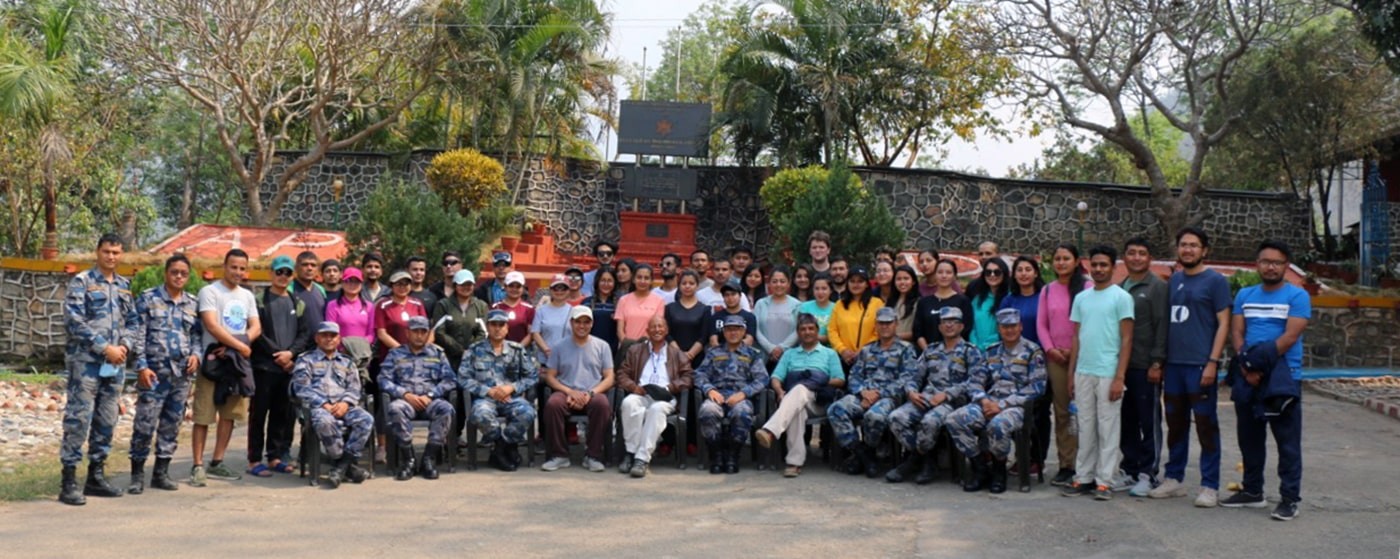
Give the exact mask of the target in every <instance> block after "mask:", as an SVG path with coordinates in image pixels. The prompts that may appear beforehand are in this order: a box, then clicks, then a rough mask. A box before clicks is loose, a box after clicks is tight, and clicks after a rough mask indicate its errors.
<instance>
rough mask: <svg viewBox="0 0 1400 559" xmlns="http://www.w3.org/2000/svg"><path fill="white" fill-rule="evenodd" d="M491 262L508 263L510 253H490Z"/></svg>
mask: <svg viewBox="0 0 1400 559" xmlns="http://www.w3.org/2000/svg"><path fill="white" fill-rule="evenodd" d="M491 263H492V264H510V253H509V252H505V251H501V252H497V253H495V254H492V255H491Z"/></svg>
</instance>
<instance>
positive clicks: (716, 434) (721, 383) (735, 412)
mask: <svg viewBox="0 0 1400 559" xmlns="http://www.w3.org/2000/svg"><path fill="white" fill-rule="evenodd" d="M723 335H724V343H722V344H720V345H718V346H716V347H712V348H710V349H709V350H707V351H706V352H705V360H704V361H702V362H701V363H700V368H699V369H696V372H695V384H696V385H698V386H699V387H700V393H701V394H703V395H704V397H705V401H704V402H703V403H701V404H700V408H699V410H698V412H697V415H698V416H699V417H698V418H697V421H698V423H699V427H700V436H701V437H704V438H705V444H706V445H707V446H708V447H709V453H710V473H712V474H720V473H728V474H734V473H738V472H739V450H740V449H742V448H744V442H745V441H747V440H748V438H749V431H750V430H751V429H752V428H753V399H754V398H755V397H757V396H758V393H759V392H762V391H763V387H764V385H766V384H768V370H767V369H766V368H765V367H764V357H763V352H762V351H759V350H758V349H756V348H754V347H753V346H751V345H748V344H746V343H744V339H745V338H746V337H747V336H748V323H747V321H745V320H744V317H743V316H740V315H738V314H731V315H729V316H726V317H724V327H723ZM725 417H728V418H729V431H728V432H723V433H722V432H720V427H721V423H722V422H723V418H725Z"/></svg>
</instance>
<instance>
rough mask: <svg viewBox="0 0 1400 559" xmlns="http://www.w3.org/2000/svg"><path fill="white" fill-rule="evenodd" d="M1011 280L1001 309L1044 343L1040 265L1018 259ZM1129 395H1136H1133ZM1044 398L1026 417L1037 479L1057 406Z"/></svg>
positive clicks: (1013, 472)
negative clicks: (1015, 315)
mask: <svg viewBox="0 0 1400 559" xmlns="http://www.w3.org/2000/svg"><path fill="white" fill-rule="evenodd" d="M1011 278H1012V282H1011V288H1010V289H1009V290H1008V292H1007V294H1006V298H1005V299H1002V301H1001V308H1003V309H1016V310H1017V311H1020V313H1021V332H1022V335H1023V336H1025V338H1026V339H1027V340H1030V341H1032V342H1035V343H1036V344H1040V335H1039V332H1037V331H1036V318H1037V317H1038V316H1039V313H1040V293H1041V291H1042V290H1043V289H1044V288H1045V280H1043V279H1041V277H1040V263H1039V262H1037V261H1036V260H1035V258H1034V257H1031V256H1027V255H1022V256H1018V257H1016V260H1014V261H1012V263H1011ZM1164 285H1165V284H1164ZM1164 339H1165V338H1164ZM1129 396H1132V394H1131V393H1130V394H1129ZM1041 398H1042V399H1044V400H1045V401H1042V402H1037V403H1036V404H1037V405H1036V406H1035V409H1034V410H1033V411H1034V412H1035V416H1034V417H1028V418H1026V421H1032V422H1034V425H1035V429H1034V430H1033V431H1032V438H1031V452H1030V469H1031V471H1030V473H1031V475H1035V476H1038V475H1041V472H1042V471H1044V469H1045V457H1046V455H1048V454H1050V434H1051V432H1052V431H1053V429H1052V427H1051V424H1050V408H1051V407H1053V406H1052V405H1051V403H1050V401H1049V400H1048V399H1045V397H1044V396H1042V397H1041ZM1125 421H1126V420H1125ZM1024 466H1025V465H1024V464H1016V465H1014V466H1012V467H1011V475H1018V474H1020V468H1022V467H1024ZM1148 489H1151V487H1149V488H1148ZM1144 495H1145V493H1144Z"/></svg>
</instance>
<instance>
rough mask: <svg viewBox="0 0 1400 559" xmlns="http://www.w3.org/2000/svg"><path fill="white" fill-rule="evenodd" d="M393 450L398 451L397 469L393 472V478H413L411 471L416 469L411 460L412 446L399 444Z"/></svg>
mask: <svg viewBox="0 0 1400 559" xmlns="http://www.w3.org/2000/svg"><path fill="white" fill-rule="evenodd" d="M395 452H398V453H399V457H398V458H399V471H397V472H394V479H396V480H399V481H408V480H409V479H412V478H413V473H414V472H416V471H418V468H417V467H416V466H415V465H414V461H413V447H412V446H400V447H398V449H396V450H395Z"/></svg>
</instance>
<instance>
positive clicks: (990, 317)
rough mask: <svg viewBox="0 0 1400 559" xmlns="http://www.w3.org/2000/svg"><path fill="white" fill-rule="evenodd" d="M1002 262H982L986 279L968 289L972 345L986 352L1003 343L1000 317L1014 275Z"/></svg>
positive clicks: (994, 259) (980, 279) (1000, 260)
mask: <svg viewBox="0 0 1400 559" xmlns="http://www.w3.org/2000/svg"><path fill="white" fill-rule="evenodd" d="M1007 268H1008V267H1007V265H1006V262H1004V261H1003V260H1002V259H1001V258H997V257H992V258H988V259H986V260H983V261H982V275H981V276H979V277H978V278H977V279H976V280H973V282H972V284H970V285H968V286H967V298H968V299H970V304H971V305H972V335H971V336H970V337H971V340H970V341H971V342H972V345H975V346H977V349H980V350H983V351H985V350H986V349H987V348H989V347H992V344H995V343H997V342H998V341H1000V338H999V335H998V334H997V325H996V314H997V310H999V309H1000V308H1001V302H1002V300H1004V299H1005V298H1006V294H1007V293H1008V292H1010V289H1008V284H1009V283H1010V277H1009V276H1010V275H1011V274H1010V273H1008V272H1007Z"/></svg>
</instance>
